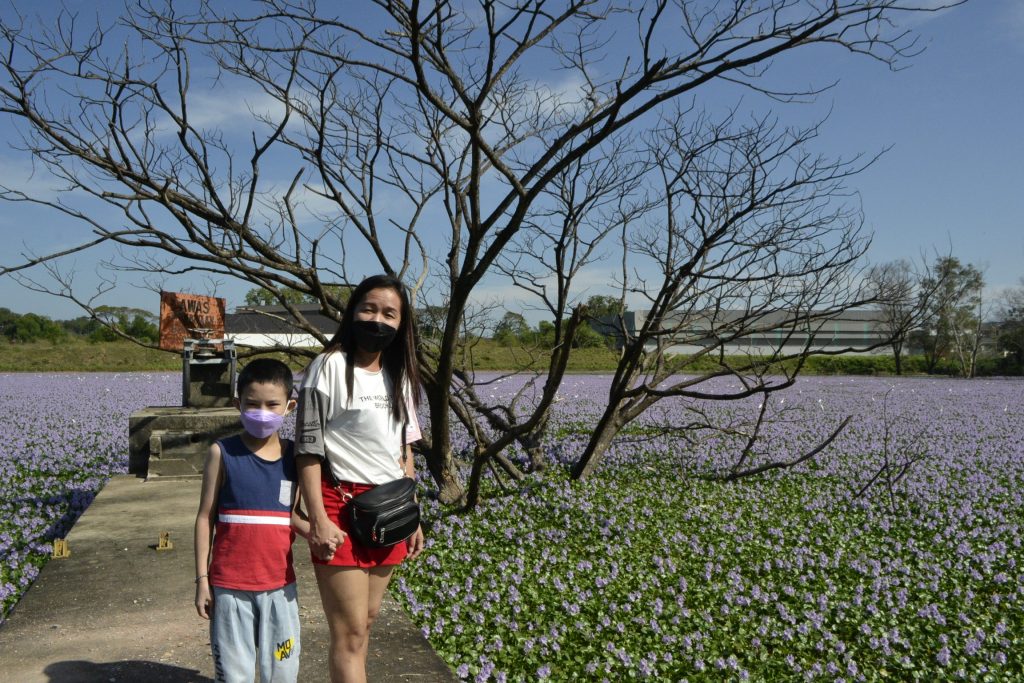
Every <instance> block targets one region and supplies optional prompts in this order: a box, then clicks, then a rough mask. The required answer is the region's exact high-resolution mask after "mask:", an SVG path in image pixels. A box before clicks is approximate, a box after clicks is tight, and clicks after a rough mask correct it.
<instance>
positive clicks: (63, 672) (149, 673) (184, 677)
mask: <svg viewBox="0 0 1024 683" xmlns="http://www.w3.org/2000/svg"><path fill="white" fill-rule="evenodd" d="M43 673H45V674H46V675H47V676H49V680H50V681H51V682H52V683H136V682H137V681H146V683H213V679H212V678H210V677H208V676H204V675H203V674H201V673H199V672H198V671H196V670H195V669H185V668H182V667H180V666H173V665H171V664H160V663H159V662H147V661H127V660H125V661H120V662H99V663H97V662H87V661H82V660H72V661H64V662H54V663H53V664H50V665H49V666H47V667H46V668H45V669H43Z"/></svg>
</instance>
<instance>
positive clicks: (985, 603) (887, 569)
mask: <svg viewBox="0 0 1024 683" xmlns="http://www.w3.org/2000/svg"><path fill="white" fill-rule="evenodd" d="M41 377H42V379H41V380H40V381H45V382H49V381H51V380H52V381H57V379H59V380H60V381H61V382H68V383H72V382H73V383H76V384H77V387H76V390H75V391H71V390H68V389H67V388H63V389H58V388H55V385H53V384H50V385H48V386H47V387H46V391H49V392H53V391H59V392H60V393H61V394H62V395H64V396H68V397H69V400H68V402H67V403H68V404H70V403H73V401H71V400H70V398H71V397H75V396H79V395H85V394H91V397H90V400H91V401H93V405H91V406H90V405H89V402H88V401H84V400H83V405H82V406H81V407H78V406H72V405H65V406H64V407H63V410H65V411H69V412H70V413H71V415H72V417H73V418H74V420H75V423H74V425H73V426H72V427H70V428H69V426H68V421H67V420H64V419H61V417H60V416H58V415H56V414H46V412H45V411H37V412H39V416H38V419H36V418H28V417H26V418H24V419H22V413H20V412H17V411H18V410H20V408H19V407H18V406H19V405H20V404H22V403H24V402H25V400H26V397H27V398H28V400H30V401H31V400H32V397H33V396H35V397H36V400H35V401H34V402H35V403H36V404H37V405H38V404H45V403H46V402H45V401H43V400H41V396H42V393H41V392H38V393H35V394H33V393H32V392H33V388H32V387H31V386H30V385H31V384H32V382H31V381H29V379H27V378H21V377H18V376H0V396H11V397H12V398H10V399H6V400H8V401H9V402H10V403H9V405H5V408H6V409H8V411H9V414H14V415H16V419H18V420H21V421H22V422H25V424H26V425H28V426H29V428H28V429H25V430H24V434H17V433H16V434H14V435H12V437H11V439H10V441H9V442H8V443H7V444H3V443H2V441H0V448H5V449H6V450H3V451H0V487H5V488H0V490H2V491H3V494H4V497H3V499H2V504H3V505H4V506H5V507H4V508H3V509H2V510H0V558H2V561H0V572H2V574H0V599H2V600H4V601H5V603H4V604H5V605H9V604H13V603H12V600H16V599H17V595H20V593H21V591H22V590H23V589H22V588H21V587H20V586H21V584H22V583H30V582H31V581H32V580H33V578H34V576H35V574H34V572H37V571H38V569H37V567H38V566H39V565H41V563H42V560H41V559H40V558H41V557H42V553H44V552H45V551H46V549H47V547H48V545H47V539H48V538H49V536H51V535H52V534H54V533H60V531H61V530H64V531H66V528H68V525H69V524H70V523H72V522H73V519H74V518H76V516H77V515H78V514H81V510H84V509H85V507H86V506H87V505H88V503H89V502H90V501H91V497H92V496H93V495H94V494H95V491H96V490H98V488H99V487H100V486H102V483H103V482H104V481H105V479H106V477H109V476H110V474H112V473H116V472H118V471H124V470H123V468H124V466H125V460H126V454H127V443H126V441H127V414H128V413H129V412H130V411H131V410H132V409H134V408H136V407H140V406H143V405H159V404H166V403H173V402H174V400H175V395H176V391H178V390H179V388H180V387H179V386H178V384H177V382H176V381H175V380H176V379H180V378H177V376H176V375H174V374H172V373H166V374H165V375H163V376H154V375H145V376H144V375H142V374H139V375H115V374H107V375H102V376H70V375H69V376H61V377H60V378H52V377H50V376H41ZM518 381H520V380H519V379H518V378H515V377H511V378H507V379H506V380H505V381H504V382H502V383H501V384H496V385H494V386H493V392H494V394H495V400H497V401H500V400H502V398H503V396H506V395H510V394H511V392H513V391H514V390H515V388H516V383H517V382H518ZM607 382H608V379H607V378H606V377H599V376H570V377H567V378H566V379H565V384H564V385H563V387H562V390H561V397H560V398H561V400H560V401H558V402H557V403H556V404H555V407H554V409H553V413H552V415H551V418H550V425H549V427H550V428H549V431H548V433H547V435H546V436H545V441H544V442H543V443H542V447H543V449H544V450H545V451H546V452H547V453H548V455H549V464H548V468H547V470H546V471H545V472H544V473H543V474H541V475H531V477H530V480H529V482H528V485H527V486H526V488H525V492H520V491H515V490H513V491H509V492H504V491H502V490H501V489H499V488H497V487H495V486H494V485H493V481H492V480H490V479H487V480H485V487H487V490H486V497H485V500H484V501H483V503H482V504H481V506H480V509H479V510H477V511H476V512H475V513H474V514H472V515H459V514H451V512H450V511H447V510H444V509H442V508H441V507H440V506H439V505H438V504H437V502H436V500H434V499H432V498H431V497H430V496H424V497H423V503H424V506H423V507H424V516H425V520H426V522H427V523H428V526H429V532H428V536H427V549H426V550H425V552H424V555H423V556H422V557H421V558H420V560H419V561H417V562H415V563H407V564H406V565H403V566H402V567H401V568H400V569H399V570H398V572H397V574H396V577H395V580H394V581H393V583H392V586H393V594H394V595H395V597H396V598H397V599H398V600H399V601H400V602H402V603H403V605H404V606H405V607H406V609H407V610H408V612H409V614H410V616H411V617H412V619H413V620H414V621H415V623H416V625H417V626H418V627H419V628H420V629H421V631H422V632H423V633H424V635H425V636H426V637H427V638H428V639H429V640H430V641H431V643H432V644H433V645H434V647H435V649H437V650H438V652H439V653H440V654H441V655H442V656H443V657H445V658H446V659H447V660H448V661H449V662H451V663H452V666H453V669H454V670H455V672H456V674H457V675H458V676H459V677H460V678H461V679H462V680H466V681H486V680H497V681H505V680H507V681H519V680H536V679H538V677H541V676H546V677H548V679H549V680H566V679H576V680H602V679H606V680H609V681H619V680H632V679H636V680H652V681H653V680H672V681H679V680H702V681H706V680H716V678H714V676H716V675H718V674H719V672H720V670H719V668H718V666H719V665H722V666H723V668H722V669H721V672H724V674H725V675H727V676H728V678H729V680H745V679H747V678H749V679H750V680H778V679H779V677H780V676H781V677H782V678H784V679H786V680H790V679H791V680H803V679H805V678H808V679H810V680H814V679H815V678H817V680H839V679H843V680H848V681H853V680H872V679H876V678H879V679H885V676H887V677H888V678H887V679H891V680H897V679H899V678H900V677H901V676H903V674H904V673H906V672H908V671H910V670H911V667H913V671H915V672H917V673H918V674H919V675H920V676H923V677H925V678H930V679H935V680H938V679H949V678H950V677H960V678H962V679H965V680H973V679H979V678H983V677H985V676H989V677H990V678H992V679H994V680H1014V679H1024V653H1022V652H1021V649H1020V648H1016V647H1014V646H1013V642H1014V641H1013V640H1012V639H1013V638H1016V637H1018V636H1019V634H1020V633H1022V632H1024V616H1022V611H1021V610H1020V607H1019V606H1020V605H1021V604H1024V571H1022V570H1021V567H1024V534H1022V530H1021V520H1022V519H1024V514H1022V513H1024V495H1022V491H1024V424H1022V422H1024V421H1022V420H1020V419H1019V415H1018V414H1017V413H1015V412H1014V411H1012V410H1011V411H1008V412H1007V411H1004V410H1003V408H1004V407H1005V406H1008V405H1009V406H1015V405H1016V406H1020V405H1024V383H1021V382H1015V381H999V380H978V381H971V382H958V381H950V380H932V379H900V380H898V381H894V380H893V379H892V378H889V379H875V378H857V379H855V380H851V379H850V378H830V377H808V378H802V379H800V380H799V381H798V382H797V384H796V386H795V387H794V389H796V391H791V392H789V393H787V394H786V401H785V405H784V409H785V411H786V413H785V416H786V420H785V421H782V422H774V423H767V424H766V425H765V426H764V430H765V434H764V436H765V441H764V442H765V443H766V444H770V445H771V449H772V451H773V453H774V454H786V453H790V454H795V453H802V452H805V451H806V450H807V448H808V447H809V446H811V445H813V444H815V443H817V439H818V438H820V435H822V434H825V433H828V432H829V430H830V428H831V427H834V425H835V424H836V423H837V422H838V421H839V420H840V419H842V417H844V416H846V415H853V419H852V420H851V422H850V424H849V426H848V427H847V429H846V430H845V431H844V432H842V433H841V434H840V435H839V436H838V437H837V438H836V440H835V441H834V442H833V444H832V445H831V446H830V447H829V448H828V449H827V450H826V451H824V452H822V453H821V454H820V455H819V456H818V457H816V458H815V459H814V460H812V461H809V462H807V463H804V464H802V465H801V466H799V467H797V468H795V469H793V470H791V471H787V472H773V473H768V474H766V475H765V476H762V477H760V478H759V479H758V480H756V481H750V482H740V483H738V484H734V485H721V484H716V483H712V482H707V481H704V480H702V479H699V478H698V477H697V475H699V474H701V473H702V472H706V471H709V470H713V469H715V468H721V467H726V466H728V464H729V463H730V462H731V458H733V457H734V454H735V452H736V449H737V448H740V447H742V445H743V442H742V439H741V438H736V439H733V438H731V437H729V436H728V435H721V434H719V435H707V437H706V438H703V437H701V436H700V435H691V436H693V437H694V440H693V441H683V440H681V439H680V438H679V435H678V434H674V433H673V432H672V431H671V430H665V429H663V427H664V426H665V425H666V424H671V423H676V424H682V423H684V422H686V421H687V420H688V419H689V417H690V416H691V415H692V412H691V409H699V410H701V411H703V412H704V413H706V414H708V415H711V416H713V417H716V418H718V419H720V420H722V421H729V420H739V419H741V418H742V417H743V411H744V410H753V409H755V408H756V403H757V402H756V401H751V402H748V403H746V404H745V403H744V402H730V403H721V402H719V403H716V402H707V403H703V404H697V403H695V402H692V401H688V400H682V399H679V400H676V399H673V400H672V401H665V402H663V403H662V404H659V410H658V411H655V412H652V413H651V414H650V415H644V416H642V417H641V418H640V419H639V420H638V421H637V422H636V423H635V424H633V425H631V426H630V428H629V430H627V433H624V434H622V435H620V437H619V438H618V439H617V440H616V441H615V442H614V443H613V445H612V448H611V449H610V451H609V454H608V456H607V458H606V459H605V461H604V463H603V464H602V466H601V467H600V468H599V470H598V472H597V473H596V474H595V475H594V476H593V477H592V478H591V479H589V480H587V481H584V482H570V481H568V479H567V478H566V477H565V476H564V470H565V468H566V466H567V465H568V464H571V463H572V462H573V459H574V457H575V456H576V455H578V453H579V452H580V451H581V450H582V448H583V447H584V445H585V443H586V438H587V436H588V429H589V428H590V426H591V425H593V424H594V423H595V422H596V420H597V418H598V417H599V412H600V405H598V402H596V401H591V400H588V398H587V397H594V396H600V395H601V393H602V392H603V391H606V388H607ZM107 386H109V387H110V388H111V391H110V392H104V391H102V388H104V387H107ZM79 389H81V390H79ZM83 390H84V391H83ZM503 392H508V393H507V394H506V393H503ZM15 396H16V397H17V401H15V400H14V398H13V397H15ZM97 396H99V398H95V397H97ZM872 399H875V400H874V401H872ZM883 404H886V405H887V407H888V418H887V420H886V419H883V416H882V414H881V411H880V406H881V405H883ZM774 405H775V404H774V403H772V404H771V405H770V406H769V409H770V410H771V409H774V408H773V406H774ZM777 407H779V408H781V407H782V404H781V403H780V404H779V406H777ZM423 421H424V423H426V416H423ZM924 427H926V428H927V429H926V430H925V434H926V438H925V439H921V438H917V437H916V436H915V435H918V434H920V433H922V429H923V428H924ZM453 441H454V442H455V443H454V444H453V445H454V446H456V447H457V448H466V449H470V450H471V440H470V438H469V435H468V434H465V433H461V432H458V431H457V432H456V433H455V434H454V435H453ZM914 449H916V450H915V452H923V453H925V454H926V456H927V457H924V458H923V459H921V460H919V461H918V462H916V463H915V464H914V465H913V466H912V467H910V468H909V469H908V470H907V471H906V473H905V474H904V476H903V477H902V478H901V479H900V480H899V481H898V482H896V483H895V484H894V485H893V487H892V488H891V489H890V488H889V487H888V486H885V485H877V484H876V485H873V486H871V487H869V488H868V489H866V491H865V492H864V493H863V494H861V495H857V492H858V490H859V489H861V488H862V487H863V485H864V484H865V483H866V482H868V481H869V480H870V478H871V477H872V476H873V475H874V474H875V473H877V472H878V471H879V468H880V467H881V466H882V465H883V464H884V460H885V458H886V457H889V458H890V459H892V458H896V457H899V454H900V453H907V452H909V451H910V450H914ZM44 453H47V454H48V457H43V454H44ZM507 455H508V457H510V458H511V459H513V460H514V461H516V462H520V463H523V464H525V463H527V462H528V461H529V456H528V454H526V453H523V452H521V451H518V450H516V449H515V448H512V449H510V450H509V452H508V453H507ZM420 469H421V470H423V468H422V466H421V467H420ZM422 480H423V484H424V485H425V486H426V487H428V488H429V487H430V482H429V480H428V478H426V477H423V478H422ZM506 485H507V482H506ZM894 505H895V510H896V513H895V514H894V513H893V506H894ZM641 513H642V514H641ZM27 533H28V535H26V534H27ZM29 536H30V537H29ZM12 596H13V597H12ZM723 606H726V607H727V609H726V610H723V609H722V607H723ZM737 634H743V635H742V636H737ZM833 670H834V673H833ZM883 670H884V671H885V672H887V673H886V674H885V675H884V676H883V674H881V673H880V672H881V671H883Z"/></svg>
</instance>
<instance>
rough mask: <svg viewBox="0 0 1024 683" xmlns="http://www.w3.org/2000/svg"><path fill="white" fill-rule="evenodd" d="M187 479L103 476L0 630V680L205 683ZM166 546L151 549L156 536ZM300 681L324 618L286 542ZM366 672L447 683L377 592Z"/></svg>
mask: <svg viewBox="0 0 1024 683" xmlns="http://www.w3.org/2000/svg"><path fill="white" fill-rule="evenodd" d="M199 486H200V481H199V479H198V478H192V479H164V480H161V479H152V480H149V481H144V480H142V479H138V478H136V477H134V476H131V475H122V476H117V477H114V478H112V479H111V480H110V482H109V483H108V484H107V485H106V486H105V487H104V488H103V490H102V491H101V492H100V493H99V495H98V496H97V497H96V500H95V501H93V503H92V505H91V506H90V507H89V508H88V509H87V510H86V511H85V514H83V515H82V517H81V518H80V519H79V520H78V522H77V523H76V524H75V526H74V528H73V529H72V530H71V532H70V534H69V535H68V539H67V540H68V545H69V547H70V550H71V556H70V557H68V558H65V559H52V560H50V561H49V562H48V563H47V565H46V567H44V569H43V571H42V572H41V573H40V575H39V577H38V578H37V579H36V582H35V584H34V585H33V586H32V587H31V588H30V589H29V590H28V592H27V593H26V594H25V596H24V597H23V598H22V599H21V601H20V602H19V603H18V605H17V607H15V609H14V611H13V612H12V613H11V614H10V615H9V616H8V619H7V621H6V622H5V623H4V624H3V625H2V626H0V678H2V679H3V680H4V681H17V682H18V683H35V682H45V683H58V682H59V683H79V682H81V683H93V682H96V683H100V682H102V683H111V682H118V683H119V682H122V681H123V682H125V683H127V682H135V681H147V682H154V683H161V682H168V683H171V682H173V683H187V682H206V681H211V680H212V676H213V666H212V660H211V657H210V645H209V643H210V640H209V634H208V622H206V621H204V620H202V619H200V618H199V617H198V616H197V615H196V613H195V608H194V607H193V595H194V584H193V578H194V577H193V558H192V528H193V523H194V521H195V510H196V506H197V505H198V501H199ZM163 531H168V532H170V539H171V542H172V544H173V546H174V547H173V548H172V549H170V550H157V546H158V542H159V538H160V533H161V532H163ZM294 556H295V565H296V574H297V575H298V577H299V586H298V588H299V603H300V608H299V616H300V618H301V621H302V653H301V660H300V676H299V678H300V680H301V681H327V680H328V675H327V643H328V634H327V625H326V622H325V621H324V616H323V612H322V610H321V607H320V598H319V595H318V593H317V589H316V581H315V579H314V578H313V570H312V566H311V564H310V561H309V552H308V551H307V549H306V545H305V541H304V540H303V539H301V538H299V539H297V540H296V545H295V548H294ZM367 673H368V677H369V680H370V681H372V682H375V683H377V682H379V683H390V682H391V681H422V682H427V683H429V682H434V681H438V682H443V681H454V680H456V679H455V676H454V675H453V673H452V671H451V669H449V667H448V666H447V665H446V664H445V663H444V661H443V660H441V659H440V657H438V655H437V654H436V653H435V652H434V651H433V649H432V648H431V647H430V645H429V643H428V642H427V641H426V639H425V638H424V637H423V635H422V634H421V633H420V632H419V630H418V629H417V628H416V627H415V626H414V625H413V624H412V622H411V621H410V620H409V618H408V615H406V613H405V612H404V611H403V610H402V608H401V607H400V606H399V605H398V604H397V603H396V602H395V601H394V600H393V599H391V598H390V596H389V597H386V598H385V601H384V607H383V609H382V611H381V615H380V618H379V619H378V621H377V623H376V624H375V625H374V628H373V633H372V634H371V639H370V654H369V657H368V662H367Z"/></svg>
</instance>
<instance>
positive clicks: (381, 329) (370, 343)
mask: <svg viewBox="0 0 1024 683" xmlns="http://www.w3.org/2000/svg"><path fill="white" fill-rule="evenodd" d="M352 325H353V333H354V334H355V338H356V344H358V346H359V348H360V349H362V350H363V351H368V352H370V353H377V352H378V351H383V350H384V349H386V348H387V347H388V345H389V344H390V343H391V342H392V341H393V340H394V338H395V335H396V334H398V330H397V329H395V328H394V327H391V325H388V324H387V323H382V322H379V321H377V320H354V321H352Z"/></svg>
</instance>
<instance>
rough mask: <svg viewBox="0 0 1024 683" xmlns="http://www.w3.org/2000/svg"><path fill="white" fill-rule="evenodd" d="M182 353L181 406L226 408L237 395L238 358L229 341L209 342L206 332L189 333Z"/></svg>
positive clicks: (207, 331) (195, 330) (197, 330)
mask: <svg viewBox="0 0 1024 683" xmlns="http://www.w3.org/2000/svg"><path fill="white" fill-rule="evenodd" d="M189 332H190V333H192V334H194V335H196V336H197V337H198V338H189V339H185V341H184V345H183V346H182V350H181V405H182V406H184V407H186V408H223V407H227V406H230V405H231V399H232V398H234V395H235V375H236V366H237V361H236V359H237V354H236V351H235V342H234V341H232V340H230V339H210V338H208V335H209V333H210V330H207V329H202V328H199V329H190V330H189Z"/></svg>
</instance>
